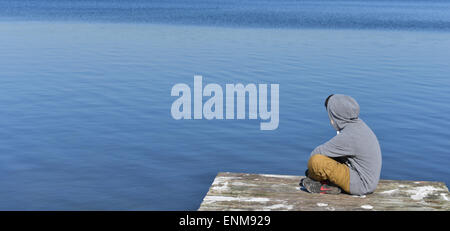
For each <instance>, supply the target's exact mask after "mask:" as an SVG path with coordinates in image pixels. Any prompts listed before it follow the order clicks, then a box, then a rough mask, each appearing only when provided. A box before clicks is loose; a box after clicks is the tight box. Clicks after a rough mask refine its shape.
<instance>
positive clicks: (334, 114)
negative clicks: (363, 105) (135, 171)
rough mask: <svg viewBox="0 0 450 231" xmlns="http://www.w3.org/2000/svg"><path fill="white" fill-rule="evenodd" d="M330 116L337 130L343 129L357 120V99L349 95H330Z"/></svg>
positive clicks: (328, 108) (328, 107)
mask: <svg viewBox="0 0 450 231" xmlns="http://www.w3.org/2000/svg"><path fill="white" fill-rule="evenodd" d="M327 111H328V116H329V117H330V120H332V121H333V122H334V123H333V127H334V129H336V131H340V130H342V129H343V128H344V127H345V126H346V125H347V124H348V123H355V122H357V121H358V120H359V119H358V116H359V105H358V103H357V102H356V100H355V99H353V98H352V97H350V96H347V95H340V94H336V95H333V96H331V97H330V99H329V100H328V106H327Z"/></svg>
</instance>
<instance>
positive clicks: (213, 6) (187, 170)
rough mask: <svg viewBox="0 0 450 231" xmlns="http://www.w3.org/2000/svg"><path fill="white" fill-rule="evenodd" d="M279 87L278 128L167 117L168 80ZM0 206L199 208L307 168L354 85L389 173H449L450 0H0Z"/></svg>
mask: <svg viewBox="0 0 450 231" xmlns="http://www.w3.org/2000/svg"><path fill="white" fill-rule="evenodd" d="M197 74H198V75H203V82H204V84H207V83H218V84H220V85H221V86H224V85H225V84H227V83H243V84H248V83H256V84H257V83H269V84H270V83H278V84H280V124H279V127H278V129H276V130H274V131H261V130H259V124H260V121H259V120H211V121H208V120H190V121H188V120H174V119H172V117H171V114H170V107H171V104H172V102H173V101H174V100H175V99H176V98H177V97H172V96H170V91H171V88H172V86H173V85H174V84H176V83H187V84H189V85H190V86H193V76H194V75H197ZM0 90H1V91H0V153H1V155H0V210H24V209H26V210H195V209H197V208H198V206H199V205H200V202H201V200H202V198H203V197H204V195H205V194H206V192H207V191H208V188H209V186H210V184H211V183H212V181H213V179H214V177H215V175H216V174H217V173H218V172H220V171H233V172H247V173H270V174H294V175H303V174H304V170H305V166H306V162H307V160H308V157H309V153H310V152H311V150H312V149H313V148H314V147H316V146H317V145H319V144H321V143H323V142H325V141H326V140H328V139H330V138H331V137H332V136H334V135H335V131H334V130H333V128H332V127H331V126H330V124H329V120H328V116H327V113H326V111H325V109H324V107H323V101H324V99H325V98H326V97H327V96H328V95H329V94H331V93H342V94H348V95H351V96H353V97H354V98H355V99H356V100H357V101H358V102H359V104H360V106H361V118H362V119H363V120H365V121H366V123H367V124H368V125H369V126H370V127H371V128H372V129H373V130H374V132H375V133H376V135H377V136H378V138H379V141H380V144H381V148H382V152H383V168H382V172H381V177H382V178H384V179H405V180H433V181H444V182H445V183H446V184H447V185H449V183H450V168H449V167H450V156H449V155H450V142H449V140H450V120H449V115H450V106H449V102H450V3H449V2H445V1H426V2H425V1H424V2H421V1H395V2H391V1H376V0H374V1H369V2H363V1H287V0H282V1H262V0H254V1H248V0H247V1H237V0H232V1H225V3H221V1H182V0H176V1H151V2H147V1H137V0H135V1H93V0H83V1H81V0H77V1H56V0H55V1H49V0H43V1H30V0H28V1H11V0H6V1H0Z"/></svg>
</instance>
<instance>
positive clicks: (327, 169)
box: [301, 94, 381, 195]
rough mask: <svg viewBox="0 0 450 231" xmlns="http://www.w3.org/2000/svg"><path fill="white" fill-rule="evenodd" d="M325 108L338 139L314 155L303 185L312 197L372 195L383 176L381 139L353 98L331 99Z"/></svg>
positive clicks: (331, 141)
mask: <svg viewBox="0 0 450 231" xmlns="http://www.w3.org/2000/svg"><path fill="white" fill-rule="evenodd" d="M325 108H326V109H327V112H328V116H329V118H330V122H331V125H332V126H333V127H334V128H335V129H336V131H337V135H336V136H334V137H333V138H332V139H331V140H329V141H328V142H326V143H324V144H322V145H319V146H318V147H316V148H315V149H314V150H313V151H312V153H311V157H310V159H309V161H308V170H307V171H306V173H305V175H306V176H307V177H306V178H304V179H302V182H301V184H302V185H303V187H305V188H306V190H307V191H309V192H311V193H322V194H338V193H340V192H341V189H342V190H343V191H345V192H346V193H349V194H355V195H364V194H368V193H372V192H373V191H374V190H375V188H376V187H377V184H378V180H379V179H380V172H381V150H380V145H379V144H378V140H377V137H376V136H375V134H374V133H373V132H372V130H371V129H370V128H369V127H368V126H367V125H366V123H364V121H362V120H361V119H360V118H359V117H358V115H359V105H358V103H357V102H356V101H355V100H354V99H353V98H352V97H350V96H346V95H338V94H336V95H330V96H328V97H327V99H326V100H325Z"/></svg>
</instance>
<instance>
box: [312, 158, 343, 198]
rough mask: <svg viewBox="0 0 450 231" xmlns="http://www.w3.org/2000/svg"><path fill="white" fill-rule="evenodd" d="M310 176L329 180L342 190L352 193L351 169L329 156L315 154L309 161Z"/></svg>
mask: <svg viewBox="0 0 450 231" xmlns="http://www.w3.org/2000/svg"><path fill="white" fill-rule="evenodd" d="M308 177H310V178H311V179H313V180H317V181H322V180H329V181H330V182H331V183H333V184H335V185H337V186H339V187H340V188H341V189H342V190H344V191H345V192H347V193H350V170H349V168H348V166H347V165H345V164H342V163H339V162H337V161H335V160H333V159H331V158H330V157H328V156H324V155H320V154H315V155H313V156H311V158H309V161H308Z"/></svg>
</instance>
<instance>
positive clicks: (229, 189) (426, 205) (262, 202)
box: [199, 172, 450, 211]
mask: <svg viewBox="0 0 450 231" xmlns="http://www.w3.org/2000/svg"><path fill="white" fill-rule="evenodd" d="M302 178H304V176H290V175H269V174H246V173H230V172H221V173H219V174H218V175H217V176H216V178H215V179H214V182H213V183H212V185H211V187H210V189H209V191H208V193H207V195H206V196H205V198H204V199H203V202H202V204H201V205H200V208H199V210H258V211H267V210H305V211H315V210H319V211H320V210H325V211H327V210H328V211H335V210H336V211H337V210H366V211H374V210H445V211H449V210H450V201H449V198H450V195H449V192H448V188H447V186H446V185H445V184H444V183H443V182H431V181H400V180H380V182H379V183H378V187H377V189H376V190H375V192H374V193H372V194H369V195H365V196H354V195H349V194H343V193H342V194H339V195H329V194H328V195H327V194H313V193H308V192H306V191H304V189H302V187H301V186H300V185H299V182H300V180H301V179H302Z"/></svg>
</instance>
